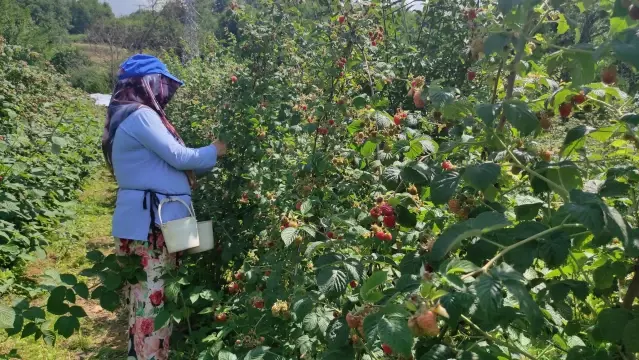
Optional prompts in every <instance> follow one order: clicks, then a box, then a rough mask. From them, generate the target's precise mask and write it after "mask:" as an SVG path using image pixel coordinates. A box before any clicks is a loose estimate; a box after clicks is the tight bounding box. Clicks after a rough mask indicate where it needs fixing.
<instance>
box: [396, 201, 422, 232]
mask: <svg viewBox="0 0 639 360" xmlns="http://www.w3.org/2000/svg"><path fill="white" fill-rule="evenodd" d="M395 211H396V212H397V223H398V224H399V225H401V226H403V227H409V228H412V227H415V225H417V215H416V214H415V213H412V212H410V210H408V209H407V208H406V207H404V206H398V207H397V208H395Z"/></svg>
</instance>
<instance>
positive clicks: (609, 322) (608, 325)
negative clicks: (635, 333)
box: [595, 308, 632, 342]
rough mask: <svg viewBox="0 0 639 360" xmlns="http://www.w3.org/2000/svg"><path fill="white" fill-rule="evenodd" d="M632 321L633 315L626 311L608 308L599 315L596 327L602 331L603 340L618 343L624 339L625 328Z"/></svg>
mask: <svg viewBox="0 0 639 360" xmlns="http://www.w3.org/2000/svg"><path fill="white" fill-rule="evenodd" d="M631 319H632V314H631V313H630V312H629V311H628V310H626V309H621V308H608V309H603V310H602V311H601V312H600V313H599V315H597V324H596V325H595V326H596V327H597V328H598V329H599V330H600V333H599V335H600V336H601V339H602V340H606V341H609V342H618V341H621V339H622V338H623V336H624V330H625V327H626V325H627V324H628V322H629V321H630V320H631Z"/></svg>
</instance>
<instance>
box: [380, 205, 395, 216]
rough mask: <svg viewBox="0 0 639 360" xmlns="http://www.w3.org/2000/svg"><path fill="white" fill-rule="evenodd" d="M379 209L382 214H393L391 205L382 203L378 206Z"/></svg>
mask: <svg viewBox="0 0 639 360" xmlns="http://www.w3.org/2000/svg"><path fill="white" fill-rule="evenodd" d="M380 210H381V211H382V215H384V216H391V215H393V214H395V211H394V210H393V207H392V206H390V205H382V206H380Z"/></svg>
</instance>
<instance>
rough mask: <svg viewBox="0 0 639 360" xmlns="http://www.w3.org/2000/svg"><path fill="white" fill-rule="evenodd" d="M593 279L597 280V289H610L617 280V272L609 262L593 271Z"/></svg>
mask: <svg viewBox="0 0 639 360" xmlns="http://www.w3.org/2000/svg"><path fill="white" fill-rule="evenodd" d="M592 279H593V281H594V282H595V287H597V289H602V290H603V289H608V288H610V287H611V286H612V284H613V282H614V280H615V274H614V273H613V271H612V268H611V267H610V266H608V264H606V265H603V266H600V267H598V268H596V269H595V271H593V273H592Z"/></svg>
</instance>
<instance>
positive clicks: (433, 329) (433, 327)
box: [416, 310, 439, 336]
mask: <svg viewBox="0 0 639 360" xmlns="http://www.w3.org/2000/svg"><path fill="white" fill-rule="evenodd" d="M416 320H417V325H419V327H420V328H421V329H422V330H423V331H424V333H425V334H426V335H429V336H437V335H438V334H439V326H437V315H436V314H435V313H434V312H432V311H430V310H429V311H427V312H425V313H422V314H420V315H419V316H417V319H416Z"/></svg>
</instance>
